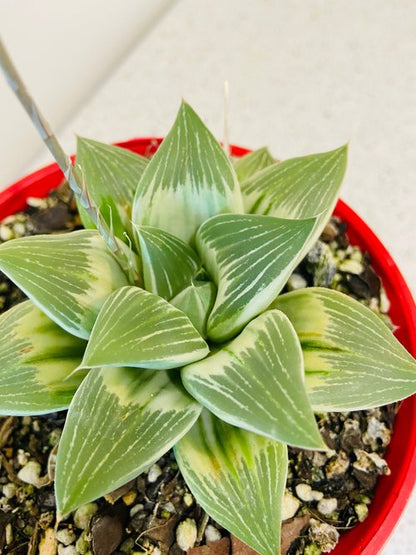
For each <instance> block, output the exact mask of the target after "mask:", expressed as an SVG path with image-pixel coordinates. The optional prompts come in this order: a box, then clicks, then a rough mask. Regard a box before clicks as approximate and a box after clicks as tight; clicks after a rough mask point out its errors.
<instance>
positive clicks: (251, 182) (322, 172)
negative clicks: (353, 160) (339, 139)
mask: <svg viewBox="0 0 416 555" xmlns="http://www.w3.org/2000/svg"><path fill="white" fill-rule="evenodd" d="M346 166H347V145H345V146H342V147H340V148H337V149H336V150H332V151H330V152H324V153H320V154H310V155H308V156H300V157H298V158H292V159H290V160H285V161H284V162H279V163H277V162H276V163H275V164H271V165H269V166H267V167H266V168H265V169H264V170H262V171H260V172H257V173H255V174H254V175H252V176H251V177H250V178H249V179H247V180H246V181H244V183H243V184H242V193H243V199H244V208H245V211H246V212H248V213H251V214H263V215H266V216H274V217H277V218H290V219H305V218H312V217H315V218H316V222H315V228H314V231H313V233H312V234H311V235H310V237H309V240H308V242H307V243H306V244H305V248H304V251H303V254H306V252H307V251H308V250H309V248H310V247H311V246H312V245H313V244H314V242H315V241H316V240H317V239H318V237H319V236H320V234H321V232H322V230H323V228H324V227H325V225H326V223H327V221H328V219H329V217H330V216H331V213H332V211H333V209H334V207H335V204H336V202H337V200H338V195H339V190H340V187H341V183H342V180H343V178H344V174H345V170H346Z"/></svg>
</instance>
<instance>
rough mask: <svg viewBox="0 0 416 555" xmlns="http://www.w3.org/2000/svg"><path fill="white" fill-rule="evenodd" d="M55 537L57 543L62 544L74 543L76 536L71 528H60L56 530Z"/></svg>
mask: <svg viewBox="0 0 416 555" xmlns="http://www.w3.org/2000/svg"><path fill="white" fill-rule="evenodd" d="M56 539H57V540H58V542H59V543H63V544H64V545H69V544H71V543H74V541H75V540H76V539H77V536H76V534H75V532H74V531H73V530H71V529H70V528H62V529H61V530H58V531H57V532H56Z"/></svg>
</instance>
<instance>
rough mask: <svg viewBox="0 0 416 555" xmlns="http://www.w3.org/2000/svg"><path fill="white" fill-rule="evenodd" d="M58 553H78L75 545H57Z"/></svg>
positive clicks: (75, 554) (74, 554)
mask: <svg viewBox="0 0 416 555" xmlns="http://www.w3.org/2000/svg"><path fill="white" fill-rule="evenodd" d="M58 555H78V553H77V550H76V547H75V545H67V546H66V547H64V546H63V545H62V544H59V545H58Z"/></svg>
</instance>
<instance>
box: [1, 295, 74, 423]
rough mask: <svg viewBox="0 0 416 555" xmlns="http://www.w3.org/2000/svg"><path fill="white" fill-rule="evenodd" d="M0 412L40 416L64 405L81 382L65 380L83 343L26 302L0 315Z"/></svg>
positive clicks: (65, 406)
mask: <svg viewBox="0 0 416 555" xmlns="http://www.w3.org/2000/svg"><path fill="white" fill-rule="evenodd" d="M0 329H1V339H0V414H9V415H10V414H11V415H24V414H46V413H48V412H54V411H57V410H62V409H65V408H67V407H68V406H69V403H70V402H71V399H72V397H73V395H74V393H75V391H76V389H77V387H78V385H79V383H80V381H81V377H80V376H75V377H74V378H71V379H69V380H68V379H67V378H68V376H69V375H70V374H71V372H72V371H73V370H74V369H75V368H76V367H77V366H78V365H79V363H80V362H81V358H82V354H83V352H84V349H85V341H83V340H82V339H79V338H78V337H74V336H73V335H70V334H69V333H67V332H65V331H64V330H63V329H61V328H60V327H59V326H57V325H56V324H55V323H54V322H52V320H49V318H48V317H47V316H45V315H44V314H43V312H41V311H40V310H39V309H38V308H37V307H36V306H35V305H34V304H33V303H32V302H31V301H25V302H23V303H20V304H19V305H17V306H15V307H14V308H11V309H10V310H8V311H7V312H4V313H3V314H2V315H1V316H0Z"/></svg>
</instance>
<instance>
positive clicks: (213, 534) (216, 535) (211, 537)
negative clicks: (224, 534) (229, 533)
mask: <svg viewBox="0 0 416 555" xmlns="http://www.w3.org/2000/svg"><path fill="white" fill-rule="evenodd" d="M205 539H206V542H207V543H212V542H216V541H218V540H220V539H221V532H220V531H219V530H218V528H215V526H213V525H212V524H208V526H207V527H206V528H205Z"/></svg>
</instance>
